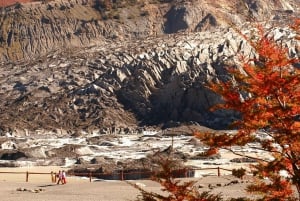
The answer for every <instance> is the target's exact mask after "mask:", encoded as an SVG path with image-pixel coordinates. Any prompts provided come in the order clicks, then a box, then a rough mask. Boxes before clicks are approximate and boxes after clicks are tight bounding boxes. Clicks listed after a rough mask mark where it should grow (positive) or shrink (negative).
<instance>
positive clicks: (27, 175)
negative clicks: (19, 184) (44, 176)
mask: <svg viewBox="0 0 300 201" xmlns="http://www.w3.org/2000/svg"><path fill="white" fill-rule="evenodd" d="M28 177H29V172H28V171H27V172H26V182H28Z"/></svg>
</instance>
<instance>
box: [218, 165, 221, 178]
mask: <svg viewBox="0 0 300 201" xmlns="http://www.w3.org/2000/svg"><path fill="white" fill-rule="evenodd" d="M219 176H221V172H220V167H218V177H219Z"/></svg>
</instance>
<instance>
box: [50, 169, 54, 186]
mask: <svg viewBox="0 0 300 201" xmlns="http://www.w3.org/2000/svg"><path fill="white" fill-rule="evenodd" d="M51 182H52V183H54V176H53V171H51Z"/></svg>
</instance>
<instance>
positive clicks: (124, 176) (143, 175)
mask: <svg viewBox="0 0 300 201" xmlns="http://www.w3.org/2000/svg"><path fill="white" fill-rule="evenodd" d="M196 170H217V174H216V175H217V176H221V170H223V171H229V172H232V170H231V169H226V168H220V167H214V168H192V169H180V170H175V172H174V174H173V175H174V177H175V178H183V177H187V178H189V177H194V173H195V171H196ZM0 174H23V175H25V181H26V182H29V176H30V175H49V176H50V179H51V182H52V183H56V182H57V177H56V175H57V173H56V172H53V171H52V172H50V173H45V172H29V171H26V172H0ZM151 175H153V172H151V171H136V172H125V171H124V170H118V171H116V172H115V173H110V174H107V173H97V172H80V173H68V176H82V177H87V178H89V181H90V182H92V179H93V178H94V177H97V178H101V179H107V180H109V179H110V180H121V181H123V180H134V179H149V178H151Z"/></svg>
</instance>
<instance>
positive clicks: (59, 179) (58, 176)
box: [56, 170, 63, 184]
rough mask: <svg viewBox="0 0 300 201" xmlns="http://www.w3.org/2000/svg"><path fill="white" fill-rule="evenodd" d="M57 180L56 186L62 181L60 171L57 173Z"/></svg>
mask: <svg viewBox="0 0 300 201" xmlns="http://www.w3.org/2000/svg"><path fill="white" fill-rule="evenodd" d="M57 178H58V180H57V183H56V184H59V182H63V181H62V171H60V170H59V171H58V174H57Z"/></svg>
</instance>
